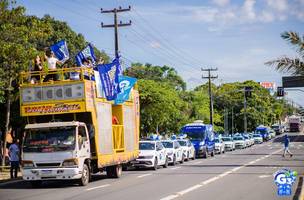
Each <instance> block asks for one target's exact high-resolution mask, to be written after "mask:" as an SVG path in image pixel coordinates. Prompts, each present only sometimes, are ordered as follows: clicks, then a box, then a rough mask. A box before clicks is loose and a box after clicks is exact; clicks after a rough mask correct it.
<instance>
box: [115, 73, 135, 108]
mask: <svg viewBox="0 0 304 200" xmlns="http://www.w3.org/2000/svg"><path fill="white" fill-rule="evenodd" d="M118 81H119V88H120V93H118V94H117V97H116V99H115V104H122V103H123V102H125V101H127V100H128V99H129V95H130V92H131V89H132V88H133V86H134V85H135V83H136V81H137V79H136V78H131V77H128V76H119V77H118Z"/></svg>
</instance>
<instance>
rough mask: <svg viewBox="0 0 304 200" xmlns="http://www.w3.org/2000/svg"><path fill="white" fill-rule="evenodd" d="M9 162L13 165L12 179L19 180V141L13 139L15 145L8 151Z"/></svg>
mask: <svg viewBox="0 0 304 200" xmlns="http://www.w3.org/2000/svg"><path fill="white" fill-rule="evenodd" d="M8 155H9V160H10V163H11V170H10V172H11V178H12V179H13V178H17V174H18V169H19V161H20V160H19V155H20V150H19V147H18V144H17V139H16V138H14V139H13V144H11V145H10V147H9V149H8Z"/></svg>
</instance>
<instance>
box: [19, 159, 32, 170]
mask: <svg viewBox="0 0 304 200" xmlns="http://www.w3.org/2000/svg"><path fill="white" fill-rule="evenodd" d="M21 165H22V167H23V168H32V167H34V162H33V161H31V160H23V161H22V163H21Z"/></svg>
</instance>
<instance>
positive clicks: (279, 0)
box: [266, 0, 288, 12]
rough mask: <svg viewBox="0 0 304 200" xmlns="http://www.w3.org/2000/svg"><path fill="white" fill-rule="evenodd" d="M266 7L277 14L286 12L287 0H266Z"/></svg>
mask: <svg viewBox="0 0 304 200" xmlns="http://www.w3.org/2000/svg"><path fill="white" fill-rule="evenodd" d="M266 1H267V5H268V6H269V7H271V8H273V9H275V10H277V11H279V12H283V11H286V10H287V9H288V2H287V0H266Z"/></svg>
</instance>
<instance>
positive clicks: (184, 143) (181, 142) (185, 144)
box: [178, 140, 187, 147]
mask: <svg viewBox="0 0 304 200" xmlns="http://www.w3.org/2000/svg"><path fill="white" fill-rule="evenodd" d="M178 143H179V144H180V145H181V146H184V147H185V146H187V142H186V141H184V140H179V141H178Z"/></svg>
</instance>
